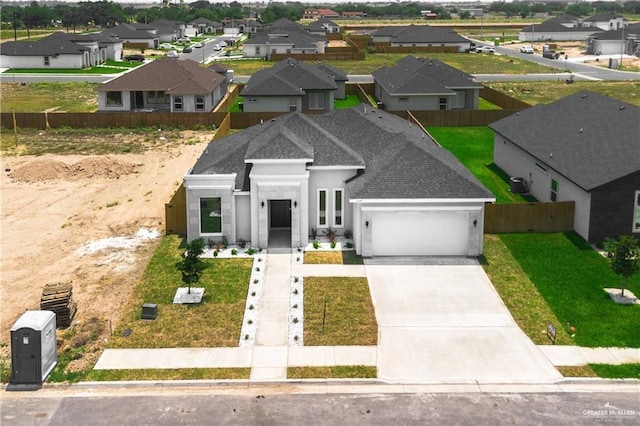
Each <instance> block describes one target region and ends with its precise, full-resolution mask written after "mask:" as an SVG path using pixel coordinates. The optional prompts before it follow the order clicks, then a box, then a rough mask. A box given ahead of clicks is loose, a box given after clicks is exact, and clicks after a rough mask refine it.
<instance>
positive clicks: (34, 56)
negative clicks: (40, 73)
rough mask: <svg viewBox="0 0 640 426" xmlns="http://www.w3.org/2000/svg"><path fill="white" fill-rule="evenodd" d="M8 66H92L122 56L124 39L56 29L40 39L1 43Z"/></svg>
mask: <svg viewBox="0 0 640 426" xmlns="http://www.w3.org/2000/svg"><path fill="white" fill-rule="evenodd" d="M0 57H1V58H2V66H3V67H5V68H15V69H20V68H43V69H45V68H69V69H79V68H89V67H93V66H96V65H100V64H102V63H104V62H105V61H107V60H109V59H111V60H120V59H121V57H122V42H121V41H120V40H119V39H118V38H116V37H112V36H107V35H104V34H88V35H82V34H69V33H63V32H55V33H53V34H51V35H49V36H47V37H44V38H43V39H41V40H38V41H8V42H5V43H2V45H1V46H0Z"/></svg>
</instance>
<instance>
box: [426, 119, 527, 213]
mask: <svg viewBox="0 0 640 426" xmlns="http://www.w3.org/2000/svg"><path fill="white" fill-rule="evenodd" d="M427 130H428V131H429V133H431V135H432V136H433V137H434V138H435V139H436V140H437V141H438V143H440V145H442V146H443V147H444V148H446V149H447V150H449V151H451V153H452V154H453V155H455V156H456V158H457V159H458V160H460V161H461V162H462V164H464V165H465V167H466V168H467V169H469V171H470V172H471V173H473V175H474V176H475V177H476V178H478V180H479V181H480V182H482V184H483V185H484V186H485V187H486V188H487V189H488V190H489V191H491V193H492V194H493V195H494V196H495V197H496V202H497V203H521V202H527V201H532V200H533V199H532V198H531V197H528V196H523V195H521V194H514V193H512V192H511V191H510V190H509V188H510V187H509V176H508V175H507V174H506V173H504V172H503V171H502V170H501V169H500V168H498V166H496V165H495V164H494V163H493V131H492V130H491V129H489V128H488V127H430V128H428V129H427Z"/></svg>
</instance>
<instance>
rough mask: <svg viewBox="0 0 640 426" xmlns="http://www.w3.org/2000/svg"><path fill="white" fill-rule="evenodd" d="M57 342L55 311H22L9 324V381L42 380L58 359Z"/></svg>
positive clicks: (31, 381) (18, 382) (30, 382)
mask: <svg viewBox="0 0 640 426" xmlns="http://www.w3.org/2000/svg"><path fill="white" fill-rule="evenodd" d="M56 344H57V342H56V314H54V313H53V312H51V311H27V312H25V313H24V314H22V316H21V317H20V318H18V321H16V322H15V324H13V327H11V383H13V384H42V383H44V381H45V379H46V378H47V376H48V375H49V373H51V370H53V367H55V366H56V364H57V363H58V353H57V352H56Z"/></svg>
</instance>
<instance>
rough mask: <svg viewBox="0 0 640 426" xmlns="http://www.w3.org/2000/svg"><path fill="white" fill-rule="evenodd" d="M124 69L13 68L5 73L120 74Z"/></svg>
mask: <svg viewBox="0 0 640 426" xmlns="http://www.w3.org/2000/svg"><path fill="white" fill-rule="evenodd" d="M122 71H123V70H122V69H118V68H110V67H93V68H81V69H78V68H74V69H70V68H11V69H8V70H7V71H5V73H11V74H118V73H121V72H122Z"/></svg>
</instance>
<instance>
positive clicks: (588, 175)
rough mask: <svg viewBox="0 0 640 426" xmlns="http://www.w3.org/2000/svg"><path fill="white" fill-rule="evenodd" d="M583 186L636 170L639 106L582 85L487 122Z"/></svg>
mask: <svg viewBox="0 0 640 426" xmlns="http://www.w3.org/2000/svg"><path fill="white" fill-rule="evenodd" d="M489 127H490V128H491V129H493V130H494V131H495V132H496V133H498V134H500V135H502V136H504V137H505V138H507V139H508V140H510V141H512V142H513V143H514V144H515V145H517V146H519V147H520V148H522V149H523V150H525V151H526V152H529V153H530V154H531V155H533V156H534V157H535V158H537V159H539V160H540V161H542V162H544V163H545V164H547V165H548V166H549V167H551V168H553V169H554V170H556V171H558V173H560V174H562V175H564V176H565V177H566V178H568V179H569V180H571V181H572V182H574V183H576V184H577V185H579V186H580V187H581V188H583V189H584V190H586V191H590V190H592V189H595V188H597V187H599V186H601V185H605V184H607V183H609V182H612V181H614V180H616V179H619V178H622V177H624V176H627V175H629V174H631V173H635V172H638V171H640V107H637V106H635V105H632V104H628V103H625V102H622V101H619V100H617V99H613V98H609V97H607V96H603V95H600V94H597V93H592V92H589V91H586V90H583V91H580V92H578V93H576V94H574V95H571V96H567V97H565V98H562V99H560V100H558V101H556V102H553V103H551V104H548V105H536V106H535V107H532V108H528V109H526V110H524V111H521V112H520V113H518V114H516V115H512V116H510V117H507V118H504V119H502V120H499V121H496V122H495V123H492V124H490V125H489Z"/></svg>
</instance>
